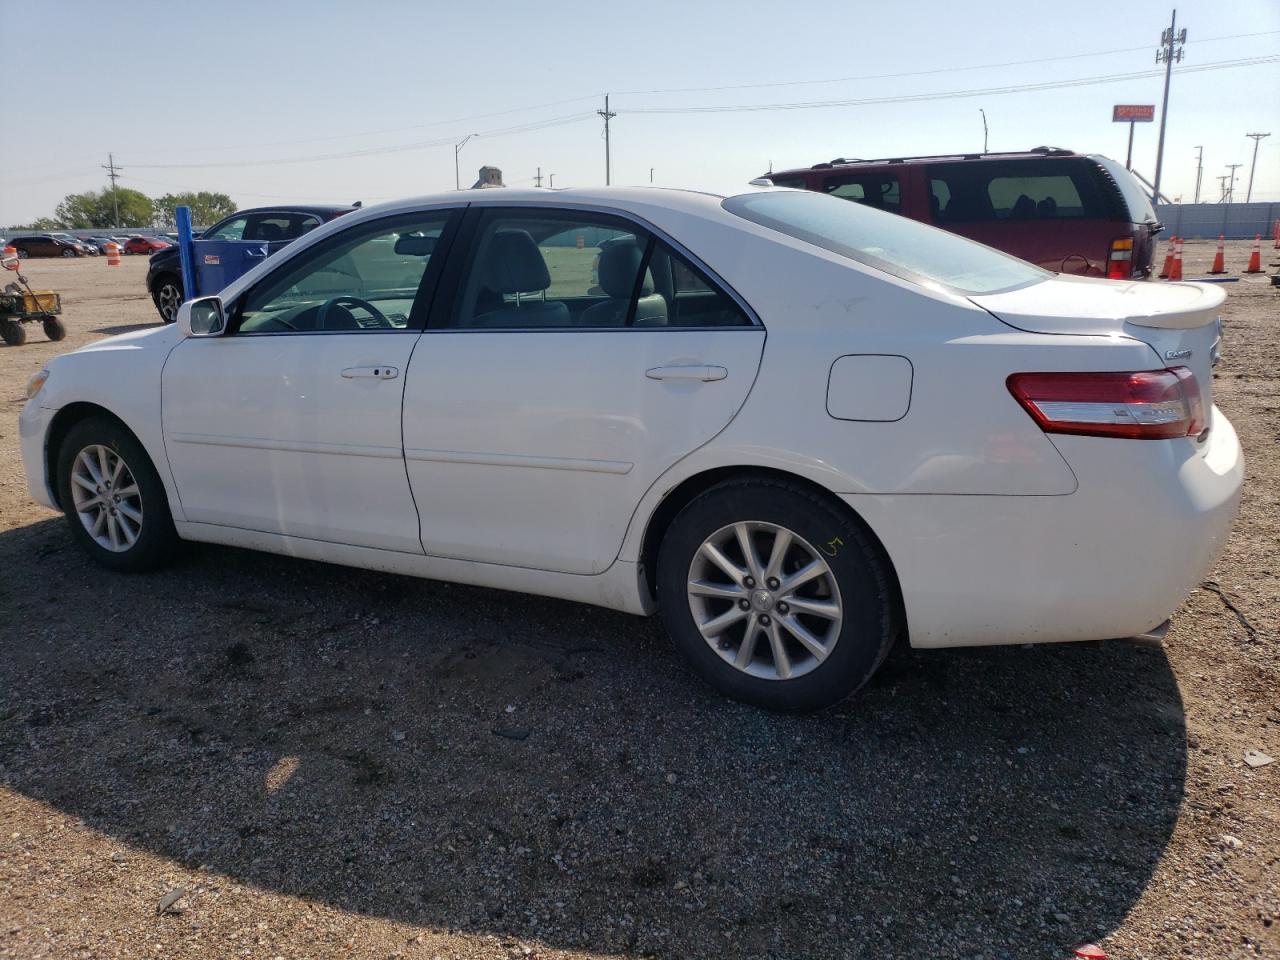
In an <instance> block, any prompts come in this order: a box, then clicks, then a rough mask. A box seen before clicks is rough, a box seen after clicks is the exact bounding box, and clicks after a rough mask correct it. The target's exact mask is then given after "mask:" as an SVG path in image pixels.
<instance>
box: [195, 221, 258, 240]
mask: <svg viewBox="0 0 1280 960" xmlns="http://www.w3.org/2000/svg"><path fill="white" fill-rule="evenodd" d="M248 222H249V218H248V217H235V218H233V219H231V220H228V221H227V222H226V223H220V224H218V226H216V227H214V228H213V229H212V230H210V231H209V232H208V233H207V234H205V235H204V236H203V237H202V238H201V239H203V240H243V239H244V228H245V225H246V224H248Z"/></svg>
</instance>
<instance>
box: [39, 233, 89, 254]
mask: <svg viewBox="0 0 1280 960" xmlns="http://www.w3.org/2000/svg"><path fill="white" fill-rule="evenodd" d="M49 236H51V237H56V238H57V239H59V240H65V241H67V243H74V244H75V245H76V246H77V247H79V248H80V249H81V250H82V251H83V252H84V255H85V256H87V257H96V256H97V255H98V248H97V247H96V246H94V245H93V244H92V243H90V242H89V241H88V240H86V239H85V238H84V237H77V236H76V235H75V234H71V233H51V234H49Z"/></svg>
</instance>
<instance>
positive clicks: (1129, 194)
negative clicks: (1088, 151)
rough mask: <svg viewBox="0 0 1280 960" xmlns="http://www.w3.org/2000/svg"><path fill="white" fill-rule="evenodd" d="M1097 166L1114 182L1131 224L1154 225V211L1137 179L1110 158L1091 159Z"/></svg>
mask: <svg viewBox="0 0 1280 960" xmlns="http://www.w3.org/2000/svg"><path fill="white" fill-rule="evenodd" d="M1090 159H1092V160H1093V161H1094V162H1095V163H1096V164H1097V165H1098V166H1100V167H1101V168H1102V169H1103V170H1105V171H1106V172H1107V173H1108V174H1110V176H1111V179H1112V180H1114V181H1115V184H1116V186H1117V187H1119V188H1120V193H1121V195H1122V196H1123V197H1124V202H1125V205H1126V206H1127V207H1128V208H1129V214H1128V218H1129V220H1130V222H1132V223H1156V222H1157V218H1156V211H1155V208H1154V207H1152V206H1151V197H1150V196H1148V195H1147V191H1146V190H1145V189H1143V186H1142V184H1141V183H1139V182H1138V178H1137V177H1135V176H1134V175H1133V174H1132V173H1130V172H1129V171H1128V170H1126V169H1125V168H1124V165H1123V164H1121V163H1117V162H1116V161H1115V160H1112V159H1111V158H1110V157H1100V156H1098V157H1091V158H1090Z"/></svg>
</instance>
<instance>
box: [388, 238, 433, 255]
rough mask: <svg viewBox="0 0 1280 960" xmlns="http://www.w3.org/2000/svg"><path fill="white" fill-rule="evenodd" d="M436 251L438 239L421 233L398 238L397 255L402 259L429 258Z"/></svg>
mask: <svg viewBox="0 0 1280 960" xmlns="http://www.w3.org/2000/svg"><path fill="white" fill-rule="evenodd" d="M435 249H436V238H435V237H428V236H425V235H424V234H421V233H406V234H405V235H404V236H402V237H397V238H396V255H397V256H400V257H429V256H431V254H433V253H434V252H435Z"/></svg>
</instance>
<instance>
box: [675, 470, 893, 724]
mask: <svg viewBox="0 0 1280 960" xmlns="http://www.w3.org/2000/svg"><path fill="white" fill-rule="evenodd" d="M658 602H659V606H660V609H661V613H662V619H663V622H664V623H665V625H666V628H667V632H668V633H669V634H670V635H671V638H672V640H673V641H674V643H675V645H676V648H677V649H678V650H679V651H680V653H681V654H682V655H683V656H684V657H685V659H686V660H687V661H688V662H689V663H690V665H691V666H692V667H693V669H694V670H695V671H696V672H697V673H698V674H699V675H700V676H701V677H702V678H703V679H704V680H706V681H707V682H708V683H710V684H711V686H713V687H715V688H716V689H717V690H719V691H720V692H721V693H724V694H726V695H727V696H730V697H733V698H735V699H738V700H743V701H745V702H747V703H752V704H755V705H757V706H762V707H766V708H769V709H776V710H816V709H819V708H821V707H825V706H829V705H830V704H833V703H836V702H837V701H839V700H842V699H844V698H845V697H847V696H849V695H850V694H852V693H853V692H854V691H856V690H857V689H858V688H859V687H861V686H862V685H863V684H864V683H865V682H866V681H867V679H868V678H869V677H870V676H871V674H872V673H874V672H875V669H876V668H877V667H878V666H879V665H880V663H881V662H882V661H883V660H884V658H885V656H886V655H887V654H888V652H889V648H890V647H891V646H892V644H893V641H894V639H895V637H896V636H897V633H898V619H899V618H898V615H897V609H898V608H897V604H896V602H895V599H894V593H893V587H892V583H891V579H890V576H889V573H888V564H887V561H886V559H885V558H884V556H883V554H882V552H881V551H880V549H879V547H878V546H877V545H876V544H875V543H874V542H873V541H872V539H871V538H870V536H869V535H868V534H867V532H866V531H865V530H864V529H863V528H862V527H861V525H860V524H859V523H858V522H857V520H856V519H855V518H854V517H852V516H850V515H849V514H848V513H847V512H846V511H843V510H841V509H840V508H839V507H838V506H837V505H835V504H833V503H830V502H829V501H827V500H826V499H825V498H823V497H821V496H819V495H817V494H815V493H813V492H811V491H809V490H806V489H805V488H803V487H801V486H799V485H798V484H792V483H788V482H785V481H774V480H743V481H731V482H728V483H723V484H719V485H717V486H715V487H712V488H711V489H710V490H707V491H706V492H705V493H703V494H701V495H700V496H698V497H697V498H696V499H694V500H693V501H692V502H690V503H689V504H688V506H686V507H685V508H684V509H683V510H682V511H681V512H680V513H679V514H678V515H677V517H676V518H675V520H674V521H673V522H672V524H671V526H670V528H669V529H668V530H667V532H666V534H665V536H664V537H663V541H662V546H661V549H660V551H659V556H658Z"/></svg>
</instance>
